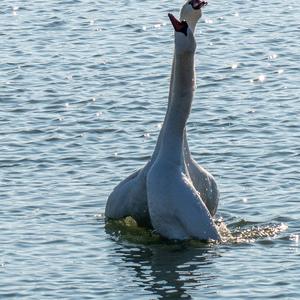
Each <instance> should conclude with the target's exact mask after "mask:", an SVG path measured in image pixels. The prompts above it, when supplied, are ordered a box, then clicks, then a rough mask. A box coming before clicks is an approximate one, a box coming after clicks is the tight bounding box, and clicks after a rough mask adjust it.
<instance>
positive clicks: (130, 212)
mask: <svg viewBox="0 0 300 300" xmlns="http://www.w3.org/2000/svg"><path fill="white" fill-rule="evenodd" d="M204 4H205V2H204V1H202V0H191V1H186V2H185V3H184V5H183V7H182V9H181V13H180V19H181V20H183V19H185V20H187V22H188V24H189V27H190V29H191V30H192V31H194V30H195V26H196V24H197V22H198V20H199V18H200V17H201V15H202V12H201V7H202V6H203V5H204ZM173 67H174V61H173V66H172V73H171V80H170V91H171V90H172V87H173ZM171 105H172V97H171V92H170V93H169V100H168V110H167V114H168V112H169V109H170V106H171ZM162 132H164V125H163V127H162V130H161V133H162ZM161 133H160V135H159V137H158V141H157V144H156V147H155V150H154V152H153V154H152V157H151V160H150V161H149V162H148V163H147V164H146V165H145V166H144V167H143V168H142V169H140V170H137V171H136V172H134V173H133V174H131V175H130V176H129V177H127V178H126V179H125V180H123V181H122V182H120V183H119V184H118V185H117V186H116V187H115V189H114V190H113V191H112V193H111V194H110V195H109V197H108V200H107V204H106V209H105V215H106V217H107V218H112V219H119V218H123V217H126V216H132V217H133V218H134V219H135V220H136V221H137V223H138V224H139V225H141V226H146V227H151V221H150V217H149V211H148V204H147V191H146V176H147V173H148V171H149V169H150V167H151V166H152V164H153V162H154V161H155V159H156V157H157V154H158V152H159V149H160V145H161V139H162V138H161V136H162V134H161ZM184 145H185V146H184V156H185V161H186V165H187V174H189V176H190V178H191V180H192V182H193V184H194V186H195V188H196V190H197V191H198V192H199V193H200V194H201V197H202V199H203V201H204V202H205V204H206V206H207V207H208V209H209V211H210V213H211V215H214V214H215V212H216V210H217V205H218V200H219V193H218V189H217V186H216V183H215V180H214V178H213V177H212V175H210V174H209V173H208V172H207V171H206V170H205V169H203V168H202V167H201V166H199V165H198V164H197V163H196V162H195V161H194V160H193V159H192V157H191V154H190V151H189V148H188V144H187V140H186V134H184Z"/></svg>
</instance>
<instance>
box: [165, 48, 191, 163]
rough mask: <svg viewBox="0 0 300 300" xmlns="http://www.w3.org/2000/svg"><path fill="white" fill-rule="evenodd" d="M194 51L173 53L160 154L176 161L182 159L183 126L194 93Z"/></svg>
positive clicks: (178, 161)
mask: <svg viewBox="0 0 300 300" xmlns="http://www.w3.org/2000/svg"><path fill="white" fill-rule="evenodd" d="M194 74H195V72H194V53H185V54H181V55H175V63H174V73H173V76H174V79H173V80H174V84H173V88H172V91H171V97H172V105H171V106H170V108H169V111H168V113H167V114H166V117H165V120H164V124H165V128H164V132H163V139H162V142H161V143H162V144H161V149H160V154H162V155H164V154H167V155H168V159H171V160H173V161H174V162H176V163H181V162H182V160H183V156H182V153H183V152H182V150H183V137H184V128H185V124H186V121H187V119H188V116H189V114H190V110H191V105H192V101H193V95H194V84H195V81H194V79H195V78H194V76H195V75H194ZM162 130H163V128H162Z"/></svg>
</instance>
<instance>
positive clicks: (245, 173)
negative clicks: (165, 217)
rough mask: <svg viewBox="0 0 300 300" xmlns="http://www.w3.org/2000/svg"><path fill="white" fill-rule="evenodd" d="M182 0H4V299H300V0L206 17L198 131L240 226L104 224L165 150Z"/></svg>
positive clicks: (212, 6) (245, 4) (194, 135)
mask: <svg viewBox="0 0 300 300" xmlns="http://www.w3.org/2000/svg"><path fill="white" fill-rule="evenodd" d="M180 6H181V1H173V2H170V1H166V0H162V1H156V2H154V1H135V0H127V1H119V2H108V1H101V0H100V1H92V0H56V1H55V0H54V1H48V2H47V1H26V0H24V1H7V0H2V1H1V5H0V37H1V43H0V54H1V55H0V57H1V60H0V103H1V111H0V125H1V127H0V132H1V133H0V139H1V143H0V145H1V151H0V176H1V177H0V199H1V214H0V230H1V231H0V232H1V236H0V253H1V256H0V298H1V299H9V298H13V299H102V298H103V299H104V298H105V299H129V298H130V299H169V298H170V299H171V298H172V299H178V298H188V299H200V298H206V299H246V298H247V299H271V298H278V299H299V298H300V292H299V290H300V284H299V277H300V273H299V267H300V265H299V258H300V257H299V255H300V252H299V234H300V220H299V219H300V218H299V217H300V213H299V208H300V205H299V195H300V188H299V175H300V172H299V170H300V162H299V158H300V146H299V138H300V130H299V116H300V103H299V61H300V54H299V53H300V45H299V43H300V42H299V33H300V25H299V18H300V2H299V1H298V0H291V1H288V2H282V1H279V0H278V1H277V0H272V1H267V0H261V1H240V0H233V1H227V0H226V1H221V2H220V1H211V2H210V3H209V5H208V6H207V7H206V8H205V14H204V16H203V18H202V21H201V23H200V24H199V26H198V28H197V34H196V36H197V40H198V48H197V59H196V62H197V82H198V89H197V92H196V95H195V99H194V103H193V111H192V114H191V117H190V120H189V124H188V134H189V141H190V142H189V143H190V147H191V150H192V152H193V155H194V157H195V158H196V160H197V161H198V162H200V163H201V164H202V165H204V166H205V167H206V168H207V169H208V170H210V171H211V172H212V173H213V174H214V175H215V177H216V180H217V182H218V184H219V188H220V191H221V202H220V207H219V218H222V219H223V221H224V223H225V224H226V225H227V226H228V228H229V229H230V230H231V232H232V235H233V238H232V239H229V240H228V241H227V242H224V243H222V244H207V245H206V244H201V243H197V242H189V243H183V244H176V243H175V244H174V243H167V242H164V241H161V240H160V239H159V238H158V237H155V236H152V235H151V233H149V232H145V231H143V230H141V229H139V228H136V227H135V226H134V225H132V224H131V225H130V226H129V225H128V224H127V225H126V224H111V225H109V224H108V225H107V226H105V223H104V220H103V217H102V216H101V214H103V212H104V208H105V203H106V199H107V196H108V194H109V193H110V191H111V190H112V189H113V187H114V186H115V185H116V184H117V183H118V182H119V181H120V180H122V179H123V178H124V177H126V176H127V175H128V174H130V173H131V172H133V170H134V169H136V168H139V167H141V166H143V164H144V163H145V162H146V161H147V160H148V159H149V157H150V155H151V153H152V150H153V148H154V145H155V142H156V138H157V135H158V132H159V127H160V125H161V122H162V119H163V115H164V112H165V109H166V102H167V93H168V82H169V74H170V64H171V59H172V51H173V41H172V34H173V32H172V28H171V26H170V25H169V23H168V20H167V12H170V11H171V12H175V13H176V12H178V10H179V7H180Z"/></svg>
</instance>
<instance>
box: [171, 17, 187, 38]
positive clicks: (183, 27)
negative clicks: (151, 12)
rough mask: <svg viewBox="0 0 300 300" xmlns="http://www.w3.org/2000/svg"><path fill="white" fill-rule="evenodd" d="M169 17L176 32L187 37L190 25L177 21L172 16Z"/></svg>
mask: <svg viewBox="0 0 300 300" xmlns="http://www.w3.org/2000/svg"><path fill="white" fill-rule="evenodd" d="M168 17H169V19H170V21H171V23H172V25H173V27H174V30H175V31H177V32H182V33H184V34H185V35H187V28H188V24H187V22H186V21H181V22H180V21H179V20H177V19H176V18H175V17H174V16H173V15H172V14H170V13H169V14H168Z"/></svg>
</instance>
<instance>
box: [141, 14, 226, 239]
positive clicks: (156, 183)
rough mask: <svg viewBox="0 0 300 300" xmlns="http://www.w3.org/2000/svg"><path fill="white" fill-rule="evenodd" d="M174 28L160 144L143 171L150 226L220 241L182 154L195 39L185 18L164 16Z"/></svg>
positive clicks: (168, 235)
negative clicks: (170, 82) (171, 67)
mask: <svg viewBox="0 0 300 300" xmlns="http://www.w3.org/2000/svg"><path fill="white" fill-rule="evenodd" d="M169 18H170V20H171V23H172V25H173V27H174V29H175V60H174V73H173V77H174V79H173V80H174V81H173V82H174V85H173V88H172V91H171V93H172V105H171V107H170V109H169V113H168V114H167V115H166V118H165V121H164V124H165V128H164V131H163V132H162V130H161V132H162V134H163V136H162V139H161V145H160V149H159V152H158V155H157V157H156V160H155V162H154V163H153V165H152V167H151V168H150V170H149V172H148V175H147V181H146V184H147V197H148V208H149V213H150V218H151V223H152V226H153V228H154V229H155V230H156V231H157V232H158V233H159V234H160V235H162V236H163V237H166V238H168V239H177V240H184V239H188V238H197V239H200V240H209V239H213V240H220V235H219V233H218V230H217V228H216V226H215V224H214V222H213V220H212V217H211V215H210V213H209V211H208V209H207V207H206V206H205V204H204V203H203V201H202V199H201V197H200V194H199V193H198V192H197V190H196V189H195V188H194V186H193V184H192V182H191V180H190V177H189V176H188V174H187V173H188V172H187V170H186V163H185V158H184V152H183V148H184V129H185V125H186V121H187V119H188V116H189V114H190V110H191V104H192V100H193V93H194V84H195V78H194V53H195V49H196V41H195V38H194V35H193V32H192V31H191V30H190V28H189V27H188V24H187V23H186V22H185V21H182V22H180V21H178V20H177V19H176V18H175V17H174V16H173V15H172V14H169Z"/></svg>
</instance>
